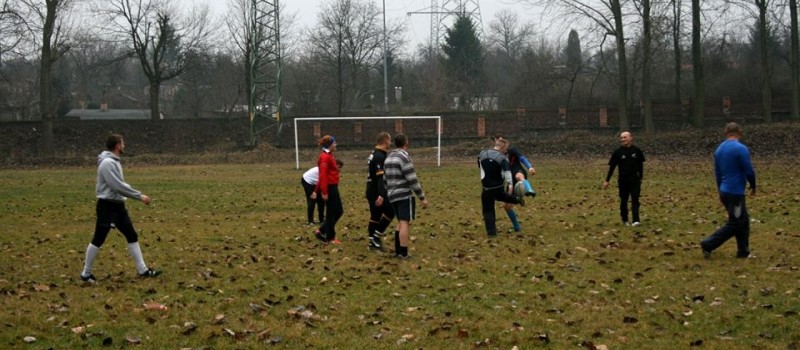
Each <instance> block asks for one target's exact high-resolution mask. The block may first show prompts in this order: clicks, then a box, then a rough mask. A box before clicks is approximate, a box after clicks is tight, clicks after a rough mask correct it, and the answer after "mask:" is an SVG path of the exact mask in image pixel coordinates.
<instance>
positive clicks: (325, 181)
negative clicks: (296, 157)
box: [316, 151, 339, 195]
mask: <svg viewBox="0 0 800 350" xmlns="http://www.w3.org/2000/svg"><path fill="white" fill-rule="evenodd" d="M317 166H318V167H319V181H317V188H316V191H322V194H323V195H327V194H328V185H338V184H339V167H338V166H336V158H334V157H333V154H331V153H330V152H328V151H322V153H320V154H319V160H318V161H317Z"/></svg>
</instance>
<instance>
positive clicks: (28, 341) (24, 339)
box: [22, 336, 36, 343]
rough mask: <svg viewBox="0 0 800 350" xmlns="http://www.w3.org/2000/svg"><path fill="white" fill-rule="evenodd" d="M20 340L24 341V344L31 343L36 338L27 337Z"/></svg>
mask: <svg viewBox="0 0 800 350" xmlns="http://www.w3.org/2000/svg"><path fill="white" fill-rule="evenodd" d="M22 340H23V341H25V342H26V343H33V342H35V341H36V337H31V336H27V337H25V338H22Z"/></svg>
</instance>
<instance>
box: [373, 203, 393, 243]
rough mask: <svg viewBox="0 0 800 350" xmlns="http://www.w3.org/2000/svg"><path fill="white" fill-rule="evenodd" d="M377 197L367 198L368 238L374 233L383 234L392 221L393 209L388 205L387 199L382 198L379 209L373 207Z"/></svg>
mask: <svg viewBox="0 0 800 350" xmlns="http://www.w3.org/2000/svg"><path fill="white" fill-rule="evenodd" d="M377 198H378V197H377V196H367V202H369V224H368V225H367V234H368V235H369V237H372V236H374V235H375V231H378V232H381V233H383V232H384V231H386V228H387V227H389V224H391V223H392V219H394V208H392V204H391V203H389V198H386V196H384V197H383V204H382V205H381V206H380V207H379V206H376V205H375V200H376V199H377Z"/></svg>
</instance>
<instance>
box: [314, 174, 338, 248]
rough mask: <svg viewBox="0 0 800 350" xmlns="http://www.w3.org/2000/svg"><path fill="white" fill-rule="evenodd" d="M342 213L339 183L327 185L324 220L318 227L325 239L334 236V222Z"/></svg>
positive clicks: (330, 238)
mask: <svg viewBox="0 0 800 350" xmlns="http://www.w3.org/2000/svg"><path fill="white" fill-rule="evenodd" d="M342 214H344V207H342V197H341V196H340V195H339V185H328V202H327V203H326V205H325V221H323V222H322V226H320V228H319V232H321V233H322V236H323V237H325V239H326V240H329V241H330V240H332V239H334V238H336V222H338V221H339V219H340V218H341V217H342Z"/></svg>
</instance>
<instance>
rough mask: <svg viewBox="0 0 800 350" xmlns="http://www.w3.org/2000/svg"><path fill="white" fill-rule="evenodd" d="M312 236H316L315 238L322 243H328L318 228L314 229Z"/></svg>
mask: <svg viewBox="0 0 800 350" xmlns="http://www.w3.org/2000/svg"><path fill="white" fill-rule="evenodd" d="M314 237H317V239H318V240H320V241H322V242H323V243H328V240H327V239H325V236H323V235H322V232H320V231H319V230H316V231H314Z"/></svg>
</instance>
